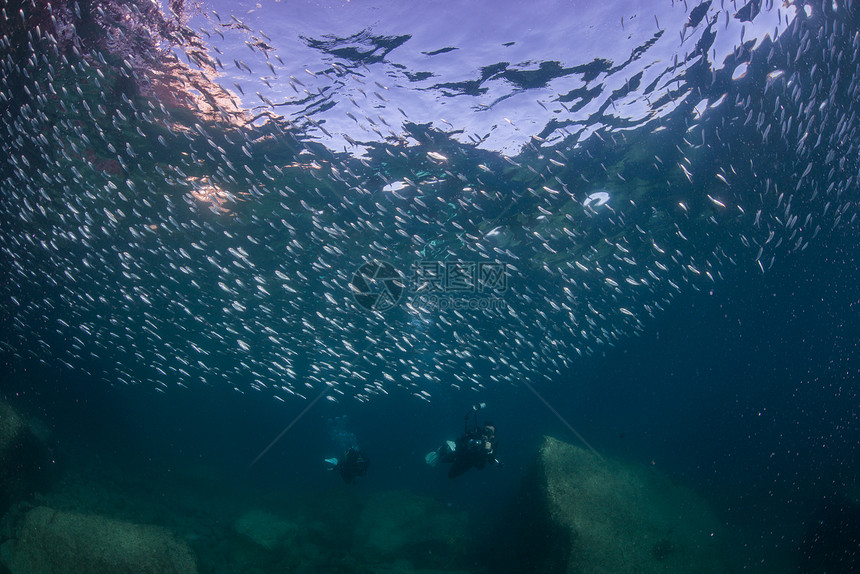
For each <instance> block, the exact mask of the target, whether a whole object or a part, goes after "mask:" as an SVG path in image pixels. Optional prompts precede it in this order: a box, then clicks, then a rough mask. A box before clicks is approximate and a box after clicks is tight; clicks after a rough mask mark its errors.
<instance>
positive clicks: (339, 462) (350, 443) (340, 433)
mask: <svg viewBox="0 0 860 574" xmlns="http://www.w3.org/2000/svg"><path fill="white" fill-rule="evenodd" d="M346 422H347V418H346V416H342V417H335V419H334V420H331V419H329V423H330V424H331V426H332V428H331V431H330V432H331V437H332V439H333V440H334V442H335V444H337V446H338V447H339V448H340V449H341V450H342V451H343V456H341V457H340V458H339V459H338V458H327V459H325V462H326V464H328V469H329V470H336V471H338V473H340V476H341V478H343V480H344V482H346V483H348V484H352V483H355V482H356V479H357V478H358V477H359V476H364V475H365V474H366V473H367V469H368V467H369V466H370V459H369V458H368V457H367V455H366V454H364V452H362V450H361V448H359V446H358V439H356V437H355V434H353V433H351V432H349V431H348V430H347V429H346Z"/></svg>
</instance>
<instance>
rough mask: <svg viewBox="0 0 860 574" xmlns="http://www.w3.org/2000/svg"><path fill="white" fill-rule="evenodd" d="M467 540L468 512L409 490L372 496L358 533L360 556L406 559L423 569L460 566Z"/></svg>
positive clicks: (363, 514)
mask: <svg viewBox="0 0 860 574" xmlns="http://www.w3.org/2000/svg"><path fill="white" fill-rule="evenodd" d="M466 540H468V517H467V515H466V514H465V513H464V512H459V511H456V510H452V509H450V508H448V507H446V506H445V505H444V504H442V503H440V502H437V501H435V500H433V499H430V498H426V497H422V496H419V495H416V494H413V493H410V492H406V491H386V492H379V493H376V494H374V495H372V496H371V497H370V499H369V500H368V501H367V503H366V505H365V507H364V510H363V511H362V513H361V517H360V519H359V522H358V525H357V527H356V531H355V542H356V544H357V547H356V548H357V552H359V553H360V554H362V555H364V556H366V557H368V558H371V559H379V560H382V561H388V560H393V559H396V558H406V559H408V560H409V561H410V562H412V563H413V564H414V565H415V566H416V567H420V568H443V567H451V566H454V565H456V564H457V563H459V562H460V561H461V560H462V559H463V556H464V554H465V552H466V548H465V542H464V541H466Z"/></svg>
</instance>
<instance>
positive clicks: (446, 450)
mask: <svg viewBox="0 0 860 574" xmlns="http://www.w3.org/2000/svg"><path fill="white" fill-rule="evenodd" d="M486 406H487V405H486V404H484V403H479V404H477V405H474V406H472V408H471V409H470V410H469V411H468V412H467V413H466V421H465V429H464V433H463V436H461V437H460V438H458V439H457V440H456V442H455V441H451V440H448V441H445V443H444V444H443V445H442V446H440V447H439V448H437V449H436V450H434V451H432V452H429V453H427V456H425V457H424V462H426V463H427V464H428V465H430V466H433V467H435V466H436V465H437V464H438V463H439V461H442V462H444V463H446V464H451V468H450V469H448V478H456V477H458V476H460V475H461V474H463V473H464V472H466V471H467V470H469V469H470V468H473V467H474V468H477V469H479V470H480V469H482V468H484V466H486V465H487V463H489V464H495V465H498V466H500V467H501V466H502V464H501V463H500V462H499V460H498V459H497V458H496V455H495V450H496V427H494V426H493V424H492V423H490V422H489V421H485V422H484V425H483V426H478V411H479V410H481V409H483V408H485V407H486ZM470 418H471V421H470Z"/></svg>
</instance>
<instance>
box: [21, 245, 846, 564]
mask: <svg viewBox="0 0 860 574" xmlns="http://www.w3.org/2000/svg"><path fill="white" fill-rule="evenodd" d="M851 240H852V238H851V237H846V236H845V235H841V236H840V235H839V234H834V235H833V236H831V237H829V238H828V241H827V242H826V243H822V244H821V245H820V246H816V247H815V248H810V249H808V250H806V251H804V252H803V253H800V254H795V255H793V256H791V257H790V258H789V259H788V260H786V261H784V262H782V263H780V264H779V265H778V266H776V267H775V268H774V270H773V271H772V272H771V273H768V274H766V275H765V276H764V277H760V276H756V275H755V274H752V273H751V274H748V275H746V276H744V275H743V274H738V275H737V276H736V277H733V278H732V280H731V281H728V282H726V283H724V284H721V285H717V286H715V288H714V289H713V290H712V291H711V292H698V293H691V294H689V295H687V296H685V297H683V298H681V299H679V300H678V301H677V302H676V303H675V305H674V307H673V309H672V311H671V313H669V314H667V316H665V317H663V318H661V319H660V320H659V321H657V322H656V324H655V326H654V329H653V331H652V332H651V333H649V334H647V335H644V336H642V337H640V338H635V339H632V340H630V341H629V342H627V343H626V344H625V345H620V346H618V347H617V348H614V349H611V350H607V352H606V353H605V354H603V355H602V356H600V357H595V358H593V359H592V360H591V361H589V363H588V364H587V365H585V366H584V368H583V369H581V370H572V371H570V372H567V373H565V374H564V376H562V377H560V378H559V379H557V380H554V381H553V382H552V383H550V384H548V385H546V387H545V388H543V389H542V393H543V394H544V396H545V397H546V398H547V399H548V400H550V401H551V402H552V405H553V406H554V407H555V408H556V409H557V410H558V411H559V412H561V413H563V416H565V418H567V420H568V421H570V422H571V423H572V424H573V425H574V426H575V427H576V428H577V430H579V431H580V433H582V434H583V435H584V436H585V437H586V438H587V439H588V440H589V441H590V442H591V443H592V444H593V445H594V446H595V447H596V448H597V449H598V450H600V451H601V452H602V453H603V454H605V455H607V456H612V457H619V458H623V459H625V460H628V461H635V462H638V463H639V464H642V465H652V466H653V467H654V468H656V469H659V470H660V471H662V472H664V473H667V474H669V475H670V476H672V477H674V478H675V479H676V480H677V481H678V482H679V483H682V484H685V485H688V486H690V487H692V488H693V489H695V490H696V491H698V492H700V493H702V495H703V496H704V497H705V498H706V499H707V500H708V502H709V503H710V504H711V505H712V506H713V508H714V509H715V510H716V512H717V513H718V515H719V517H720V519H721V520H722V521H724V524H725V525H726V526H727V527H728V530H729V531H730V532H731V534H730V535H729V538H730V544H731V545H732V547H733V548H735V549H736V552H737V554H736V556H735V564H734V566H735V567H736V568H737V569H738V571H742V570H743V569H748V570H751V571H761V572H771V571H772V572H778V571H785V570H784V568H786V567H793V565H794V564H795V563H796V561H797V560H799V549H800V547H801V544H802V542H801V541H802V538H803V536H804V533H805V532H806V530H807V529H808V528H809V527H810V525H811V524H814V523H815V521H819V522H821V521H823V520H824V519H826V518H828V517H829V518H830V519H832V513H833V512H836V514H837V515H839V516H842V515H841V514H839V512H838V510H837V511H835V510H834V506H833V505H834V504H835V507H836V508H837V509H839V508H842V507H841V506H840V504H841V503H840V501H841V500H842V499H841V497H842V496H844V494H843V493H844V492H845V490H846V488H852V487H853V488H856V481H857V474H856V470H857V464H858V461H857V444H858V439H860V433H858V426H857V423H858V421H857V417H858V386H857V374H858V368H860V366H858V352H857V345H858V340H860V327H858V321H857V312H858V305H860V281H858V279H860V277H858V268H857V266H856V265H855V264H854V263H853V261H854V254H853V253H852V252H851V251H850V250H846V249H845V248H844V246H845V245H846V243H847V242H849V241H851ZM6 364H7V366H8V367H11V369H12V370H11V372H10V373H9V374H8V376H7V378H6V379H5V380H4V398H5V399H6V400H8V401H10V403H11V404H13V405H14V406H16V407H17V408H19V409H21V410H22V411H24V412H26V413H29V414H33V415H35V416H38V417H40V418H42V419H44V420H45V421H46V422H47V423H48V424H49V426H50V427H51V428H52V430H53V432H54V436H55V439H56V442H57V453H58V464H60V465H62V466H65V465H70V466H71V467H72V468H74V467H75V466H76V465H77V464H79V463H78V462H76V461H75V460H74V456H73V455H70V454H69V453H70V452H73V453H86V454H85V455H84V456H82V458H83V459H89V458H90V457H92V458H93V459H94V460H96V461H97V462H95V463H94V464H95V472H99V470H98V468H99V465H100V464H104V465H106V467H108V468H110V472H115V471H116V470H118V471H119V472H120V474H128V475H139V476H142V477H145V481H146V482H147V484H148V488H149V489H151V490H150V491H148V492H146V494H144V495H143V498H144V499H145V498H146V496H156V497H157V496H158V493H160V492H162V491H169V490H171V489H173V488H175V484H174V483H175V482H176V481H177V478H176V477H177V476H180V477H181V476H183V475H194V474H195V473H198V472H201V471H200V470H198V469H197V467H200V468H201V469H203V472H205V473H209V474H210V475H211V476H210V477H209V478H210V481H211V482H212V483H213V486H212V488H213V491H214V492H215V493H217V494H216V495H214V498H213V500H212V504H213V505H218V504H219V499H218V498H217V497H219V496H223V494H224V492H223V491H227V492H241V493H245V494H246V495H247V496H249V498H251V499H254V500H256V501H257V502H258V503H260V502H262V504H265V503H266V496H274V494H273V493H277V494H278V495H280V496H285V497H287V498H291V497H300V496H302V493H312V492H319V491H326V490H329V489H331V490H332V491H339V490H340V489H350V490H353V491H354V492H355V493H357V494H356V496H358V497H362V496H366V495H367V493H369V492H373V491H382V490H386V489H407V490H411V491H414V492H417V493H421V494H424V495H428V496H431V497H435V498H438V499H440V500H443V501H446V502H447V503H449V504H451V505H455V506H456V507H459V508H463V509H465V510H467V511H468V512H469V513H470V515H471V516H472V518H473V519H474V520H476V521H477V522H478V523H479V524H483V525H485V526H486V525H490V524H495V521H496V520H497V519H498V518H499V516H500V515H501V513H502V510H503V509H504V507H505V506H506V504H507V503H508V501H509V499H510V497H512V496H513V495H514V493H515V491H516V489H517V487H518V485H519V482H520V480H522V477H523V473H524V471H525V469H526V468H527V467H528V465H529V463H530V462H531V461H532V459H533V458H534V456H535V453H536V449H537V445H538V442H539V440H540V437H541V436H542V435H545V434H549V435H553V436H556V437H559V438H562V439H563V440H567V441H570V442H574V443H575V442H576V438H575V437H574V436H572V435H571V434H570V433H569V432H568V431H567V430H566V429H565V428H564V427H563V426H561V424H560V423H559V422H558V421H557V420H556V419H555V418H554V417H553V416H552V415H551V414H550V412H549V411H547V410H546V409H545V408H544V407H543V406H542V405H541V404H540V403H539V402H538V401H537V400H536V399H535V398H534V397H533V396H531V395H530V394H528V393H525V392H523V389H517V390H515V391H513V392H512V391H511V390H510V389H488V390H487V392H486V393H484V394H482V395H481V396H480V397H478V398H480V400H483V401H486V402H487V403H488V407H487V410H486V411H485V415H486V417H487V418H488V419H491V420H492V421H493V422H494V423H495V424H496V425H497V429H498V435H499V438H500V447H499V450H498V454H499V457H500V459H501V460H503V461H504V462H505V466H504V467H503V468H488V469H484V470H483V471H480V472H476V471H473V472H470V473H469V474H467V475H466V476H464V477H461V478H459V479H457V480H454V481H451V480H449V479H447V478H446V477H445V476H444V471H443V470H442V469H438V468H437V469H430V468H428V467H426V466H425V464H424V462H423V454H424V453H425V452H426V451H428V450H431V449H432V448H434V447H435V446H436V444H437V443H438V442H439V441H440V440H441V439H442V438H454V437H455V436H456V435H457V434H458V433H459V432H460V429H461V426H462V413H463V412H464V411H465V410H467V408H468V406H469V402H468V401H467V400H465V398H464V397H462V396H459V395H457V394H452V395H451V396H446V397H443V398H442V399H441V400H437V401H435V402H434V403H432V404H425V403H420V404H416V402H415V400H414V398H411V397H410V396H402V395H400V396H398V394H396V393H393V394H392V395H390V396H388V397H385V398H383V399H380V400H378V401H374V402H373V403H371V404H363V405H350V404H345V405H343V404H342V405H333V404H329V403H327V402H325V401H323V402H322V403H319V404H317V406H316V407H314V408H313V409H312V410H310V411H309V412H308V413H307V415H305V416H304V417H303V418H302V419H301V420H300V421H299V422H298V423H297V424H296V425H295V426H294V427H293V429H292V430H291V431H290V432H289V433H287V434H286V435H285V436H284V437H283V439H282V440H281V441H279V442H278V443H277V444H276V445H275V446H274V447H273V448H272V449H271V450H270V451H269V452H268V453H267V454H266V455H265V456H264V457H263V458H262V459H261V460H260V461H259V463H258V464H256V465H255V466H253V467H250V466H249V464H250V462H251V461H252V460H253V459H254V457H255V456H256V455H257V454H259V452H260V451H261V450H262V448H263V447H265V445H267V444H268V443H269V441H270V440H271V439H273V438H274V437H275V436H276V435H277V434H278V433H279V432H280V431H281V430H282V429H283V427H284V426H285V425H286V424H287V423H288V422H289V421H290V420H291V419H292V417H294V416H295V415H296V414H297V412H298V408H296V407H292V406H288V405H283V404H280V403H273V402H272V401H270V400H266V399H265V398H262V397H260V396H255V395H247V396H241V397H236V396H234V393H230V392H219V391H218V390H217V389H213V390H212V391H211V392H210V393H209V394H208V395H207V396H205V397H199V396H196V395H194V394H192V393H185V394H182V393H179V394H177V395H175V396H171V397H170V398H169V399H168V397H167V396H165V395H160V394H155V393H152V392H151V391H150V390H149V389H143V388H105V387H103V386H100V385H91V384H89V383H88V381H87V380H86V379H78V378H76V377H75V374H74V373H69V372H46V371H40V372H28V370H26V369H23V368H22V367H21V365H20V364H18V363H14V362H12V361H9V362H7V363H6ZM8 367H7V368H8ZM342 415H348V417H349V427H350V429H351V430H352V431H353V432H354V433H355V434H356V436H357V437H358V440H359V442H360V444H361V446H362V447H363V448H364V449H365V450H366V451H367V452H368V454H369V455H370V457H371V461H372V466H371V468H370V471H369V473H368V475H367V476H366V477H364V478H363V479H362V480H361V481H360V484H358V485H351V486H345V485H341V483H340V479H339V478H338V477H337V476H336V475H335V474H334V473H328V472H327V471H326V470H324V468H325V467H324V465H323V464H322V459H323V458H324V457H326V456H332V455H337V452H336V450H335V448H334V442H333V441H332V440H331V439H330V437H329V430H328V429H329V424H328V422H327V420H328V419H329V418H331V417H334V416H342ZM64 459H65V460H64ZM90 471H93V469H90ZM180 482H181V480H180ZM255 493H256V494H255ZM834 501H836V502H835V503H834ZM272 504H273V506H274V507H278V504H279V501H278V502H275V501H273V502H272ZM828 513H831V514H828ZM822 516H824V517H825V518H822ZM842 519H843V520H844V516H843V517H842ZM839 524H840V525H841V526H843V527H846V528H848V529H849V530H848V531H847V532H846V531H845V530H844V529H843V528H837V529H836V532H835V533H831V538H836V539H837V541H836V542H835V544H837V545H839V544H842V543H845V544H850V543H851V541H852V540H856V534H857V533H856V531H853V532H852V531H851V530H850V529H851V528H852V527H853V526H856V522H855V523H853V524H852V523H850V522H844V521H843V522H840V523H839ZM481 530H482V528H478V532H480V531H481ZM840 537H844V539H843V540H839V538H840ZM476 540H478V541H479V542H478V546H479V549H480V548H481V547H484V546H486V547H490V546H491V543H490V542H487V541H486V540H484V539H483V535H482V534H480V533H476ZM481 556H482V555H481V554H480V550H479V557H478V558H476V559H475V560H476V567H480V564H481V560H482V559H483V558H482V557H481ZM827 571H828V572H835V571H842V570H833V569H829V570H827ZM844 571H846V572H850V571H854V570H852V569H851V567H847V569H846V570H844Z"/></svg>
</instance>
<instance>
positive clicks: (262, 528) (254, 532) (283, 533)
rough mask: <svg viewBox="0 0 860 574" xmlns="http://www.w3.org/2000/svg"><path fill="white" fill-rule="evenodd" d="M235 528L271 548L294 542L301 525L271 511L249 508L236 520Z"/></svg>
mask: <svg viewBox="0 0 860 574" xmlns="http://www.w3.org/2000/svg"><path fill="white" fill-rule="evenodd" d="M235 530H236V532H238V533H239V534H241V535H243V536H245V537H247V538H250V539H251V540H252V541H254V542H255V543H256V544H258V545H260V546H262V547H263V548H267V549H269V550H271V549H273V548H275V547H277V546H279V545H289V544H290V543H292V542H294V540H295V538H296V536H297V535H298V533H299V530H300V527H299V525H298V524H295V523H293V522H291V521H289V520H286V519H284V518H281V517H279V516H276V515H274V514H272V513H271V512H266V511H265V510H249V511H248V512H245V513H244V514H243V515H242V516H240V517H239V518H238V519H237V520H236V524H235Z"/></svg>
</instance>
